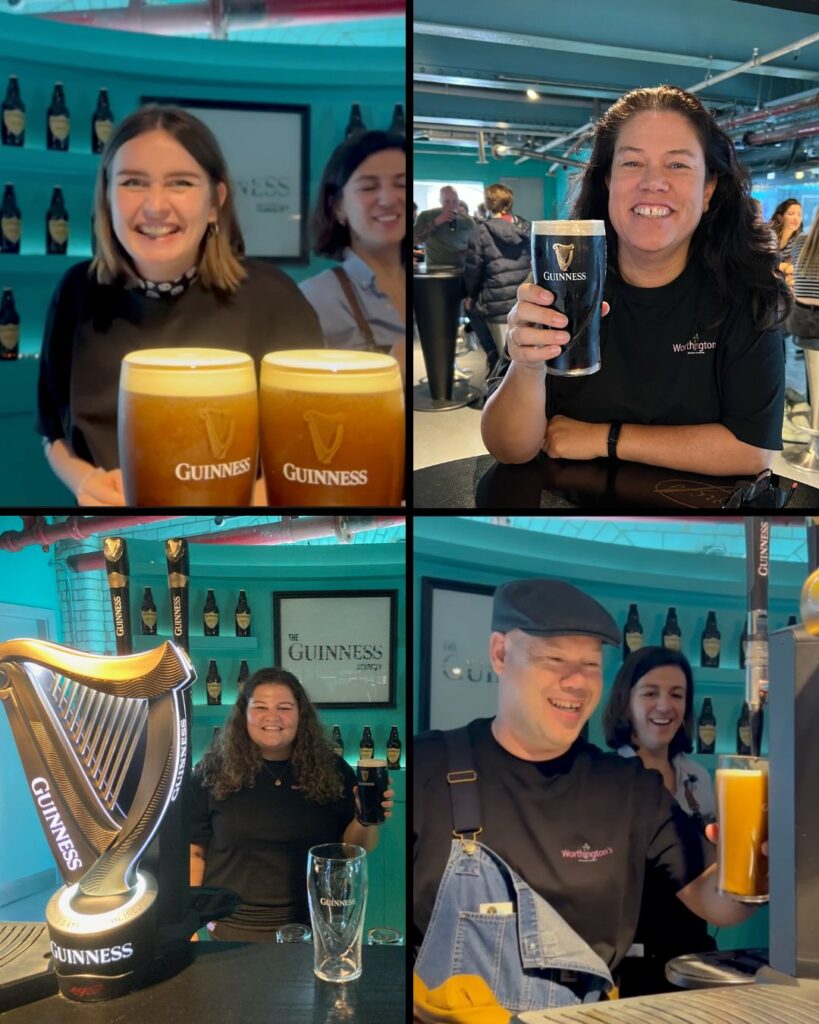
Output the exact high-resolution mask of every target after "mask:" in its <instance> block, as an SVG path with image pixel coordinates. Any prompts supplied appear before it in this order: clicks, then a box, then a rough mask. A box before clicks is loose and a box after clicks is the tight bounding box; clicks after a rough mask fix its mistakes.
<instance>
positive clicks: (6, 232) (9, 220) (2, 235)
mask: <svg viewBox="0 0 819 1024" xmlns="http://www.w3.org/2000/svg"><path fill="white" fill-rule="evenodd" d="M20 231H21V221H20V207H19V206H18V205H17V197H16V196H15V195H14V185H12V183H11V182H10V181H7V182H6V188H5V191H4V192H3V205H2V206H0V252H11V253H17V252H19V251H20Z"/></svg>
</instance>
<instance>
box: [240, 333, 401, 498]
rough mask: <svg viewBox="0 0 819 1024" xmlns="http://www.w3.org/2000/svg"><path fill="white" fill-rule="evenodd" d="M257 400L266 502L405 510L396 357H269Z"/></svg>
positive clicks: (340, 353) (331, 352) (319, 352)
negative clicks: (399, 508) (371, 506)
mask: <svg viewBox="0 0 819 1024" xmlns="http://www.w3.org/2000/svg"><path fill="white" fill-rule="evenodd" d="M260 395H261V398H260V416H261V449H262V466H263V468H264V477H265V483H266V485H267V500H268V502H269V504H271V505H276V506H282V505H308V506H309V505H400V504H401V498H402V494H403V485H404V389H403V386H402V383H401V371H400V370H399V367H398V363H397V362H396V360H395V359H393V358H392V356H387V355H381V354H380V353H375V352H357V351H348V350H346V349H343V350H342V349H310V350H300V351H293V352H272V353H270V354H269V355H266V356H265V357H264V359H263V360H262V371H261V388H260Z"/></svg>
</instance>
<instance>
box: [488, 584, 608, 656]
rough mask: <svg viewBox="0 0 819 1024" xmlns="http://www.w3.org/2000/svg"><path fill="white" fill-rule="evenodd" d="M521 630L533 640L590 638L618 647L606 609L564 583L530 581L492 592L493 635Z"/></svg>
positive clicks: (502, 586)
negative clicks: (551, 637)
mask: <svg viewBox="0 0 819 1024" xmlns="http://www.w3.org/2000/svg"><path fill="white" fill-rule="evenodd" d="M512 629H521V630H523V632H524V633H531V634H532V636H593V637H597V639H598V640H602V641H603V643H604V644H615V645H619V643H620V639H621V637H620V630H619V629H618V627H617V623H616V622H615V621H614V619H613V618H612V617H611V615H609V613H608V612H607V611H606V609H605V608H604V607H603V606H602V605H601V604H599V603H598V602H597V601H595V600H594V598H593V597H589V595H588V594H584V593H583V591H582V590H578V589H577V587H573V586H572V585H571V584H570V583H565V582H564V581H563V580H551V579H529V580H514V581H513V582H512V583H504V584H502V585H501V586H500V587H498V589H497V590H496V591H495V601H494V604H493V606H492V631H493V632H498V633H508V632H509V631H510V630H512Z"/></svg>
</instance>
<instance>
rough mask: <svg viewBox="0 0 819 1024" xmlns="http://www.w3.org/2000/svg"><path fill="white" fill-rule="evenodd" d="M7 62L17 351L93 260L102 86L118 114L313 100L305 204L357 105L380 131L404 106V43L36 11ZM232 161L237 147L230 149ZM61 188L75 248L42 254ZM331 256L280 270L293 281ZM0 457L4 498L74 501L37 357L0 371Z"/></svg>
mask: <svg viewBox="0 0 819 1024" xmlns="http://www.w3.org/2000/svg"><path fill="white" fill-rule="evenodd" d="M0 18H2V20H1V21H0V65H2V68H3V71H2V74H3V76H4V77H3V78H2V80H0V90H2V92H3V94H4V93H5V82H6V78H5V76H7V75H9V74H16V75H17V76H18V78H19V79H20V86H21V92H22V96H23V102H24V103H25V104H26V145H25V147H24V148H23V149H20V150H18V149H12V148H10V147H1V148H0V184H2V183H3V182H6V181H11V182H13V183H14V185H15V192H16V195H17V201H18V205H19V206H20V208H21V212H22V218H23V241H22V245H21V254H20V256H9V255H7V254H6V255H0V271H2V273H0V288H3V287H11V288H13V290H14V296H15V301H16V304H17V309H18V312H19V314H20V318H21V343H20V350H21V353H22V354H23V355H24V356H28V357H32V356H34V355H36V353H38V352H39V348H40V342H41V340H42V331H43V325H44V322H45V315H46V311H47V308H48V302H49V299H50V296H51V294H52V292H53V290H54V287H55V285H56V283H57V281H58V280H59V278H60V277H61V275H62V274H63V273H64V272H65V270H66V269H67V268H68V267H69V266H70V265H71V264H72V263H75V262H77V261H78V260H81V259H85V258H87V257H89V256H90V254H91V248H90V231H91V205H92V195H93V185H94V176H95V173H96V168H97V163H98V159H99V158H98V157H96V156H93V155H92V154H91V151H90V130H91V115H92V112H93V110H94V108H95V106H96V102H97V95H98V93H99V89H100V88H101V87H107V88H108V91H109V96H110V99H111V107H112V109H113V111H114V115H115V117H116V118H118V119H120V118H122V117H123V116H125V115H126V114H128V113H130V112H131V111H133V110H135V109H136V107H137V106H138V105H139V98H140V97H141V96H143V95H152V96H164V95H167V96H182V97H184V98H188V99H217V100H236V101H247V102H265V103H283V104H304V105H308V106H309V107H310V186H309V196H310V202H311V203H312V200H313V198H314V196H315V194H316V191H317V187H318V182H319V179H320V177H321V173H322V171H323V169H324V165H325V164H326V162H327V158H328V157H329V155H330V153H331V152H332V150H333V149H334V148H335V146H336V145H338V143H339V142H340V141H341V140H342V139H343V137H344V127H345V125H346V123H347V119H348V117H349V113H350V106H351V104H352V103H354V102H357V103H360V104H361V108H362V113H363V116H364V121H365V123H366V124H367V125H368V126H370V127H382V128H386V127H387V126H388V125H389V123H390V120H391V118H392V112H393V107H394V105H395V104H396V103H403V102H404V95H405V85H404V79H405V71H404V52H403V50H402V49H397V48H386V47H342V46H335V47H332V46H327V47H319V46H316V47H309V46H287V45H279V44H264V45H259V44H254V43H239V42H224V41H213V40H199V39H173V38H165V37H161V36H148V35H139V34H133V33H129V32H114V31H105V30H100V29H90V28H85V27H82V26H76V25H63V24H58V23H56V22H49V21H43V20H39V19H37V18H18V17H11V16H9V15H5V16H2V15H0ZM57 80H59V81H62V82H63V84H64V86H65V93H66V101H67V103H68V107H69V110H70V112H71V120H72V133H71V147H70V150H69V151H68V152H67V153H56V152H49V151H47V150H46V149H45V140H44V134H45V111H46V109H47V108H48V104H49V102H50V99H51V92H52V89H53V86H54V82H55V81H57ZM226 156H227V158H228V163H230V154H229V153H228V154H226ZM55 185H61V186H62V188H63V194H64V196H65V200H66V205H67V208H68V213H69V223H70V240H69V250H68V255H67V256H45V255H42V254H43V252H44V237H45V212H46V209H47V207H48V203H49V200H50V197H51V191H52V189H53V187H54V186H55ZM329 265H330V264H329V263H328V261H326V260H324V259H317V258H315V257H311V259H310V262H309V264H307V265H304V266H294V265H292V264H286V265H284V266H283V269H285V270H286V271H287V273H289V274H290V275H291V276H292V277H293V278H294V279H295V280H302V279H303V278H304V277H309V276H312V275H314V274H316V273H318V272H319V271H320V270H322V269H324V268H325V267H326V266H329ZM0 370H2V373H0V430H2V433H3V436H4V437H5V438H6V443H5V444H4V445H3V455H2V456H0V477H2V479H3V481H4V484H3V492H2V498H0V500H1V501H2V502H3V503H4V504H7V505H11V504H22V503H30V504H35V505H58V504H67V503H68V504H72V503H73V499H72V497H71V495H70V494H69V492H67V491H66V490H65V488H64V487H63V486H62V485H61V484H59V483H58V482H57V481H56V480H55V478H54V477H53V474H52V473H51V471H50V470H49V469H48V467H47V465H46V463H45V460H44V458H43V455H42V451H41V446H40V441H39V439H38V438H37V436H36V435H35V433H34V430H33V426H32V424H33V416H34V405H35V388H36V364H33V363H32V360H31V359H30V358H23V359H21V360H19V361H18V362H16V363H13V362H8V363H3V364H2V365H1V366H0Z"/></svg>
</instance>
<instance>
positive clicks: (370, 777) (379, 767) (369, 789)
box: [356, 757, 390, 825]
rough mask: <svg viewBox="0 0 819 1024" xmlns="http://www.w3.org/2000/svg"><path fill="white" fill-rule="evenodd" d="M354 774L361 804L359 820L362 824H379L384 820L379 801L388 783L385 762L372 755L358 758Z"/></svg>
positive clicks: (387, 787)
mask: <svg viewBox="0 0 819 1024" xmlns="http://www.w3.org/2000/svg"><path fill="white" fill-rule="evenodd" d="M356 776H357V781H358V800H359V803H360V804H361V818H360V821H361V822H362V823H363V824H364V825H380V824H381V823H382V822H383V821H384V820H385V817H384V808H383V807H382V806H381V801H382V800H383V799H384V793H385V792H386V791H387V790H388V789H389V785H390V779H389V775H388V773H387V762H386V761H384V760H382V759H381V758H373V757H368V758H365V759H362V760H359V762H358V767H357V769H356Z"/></svg>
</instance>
